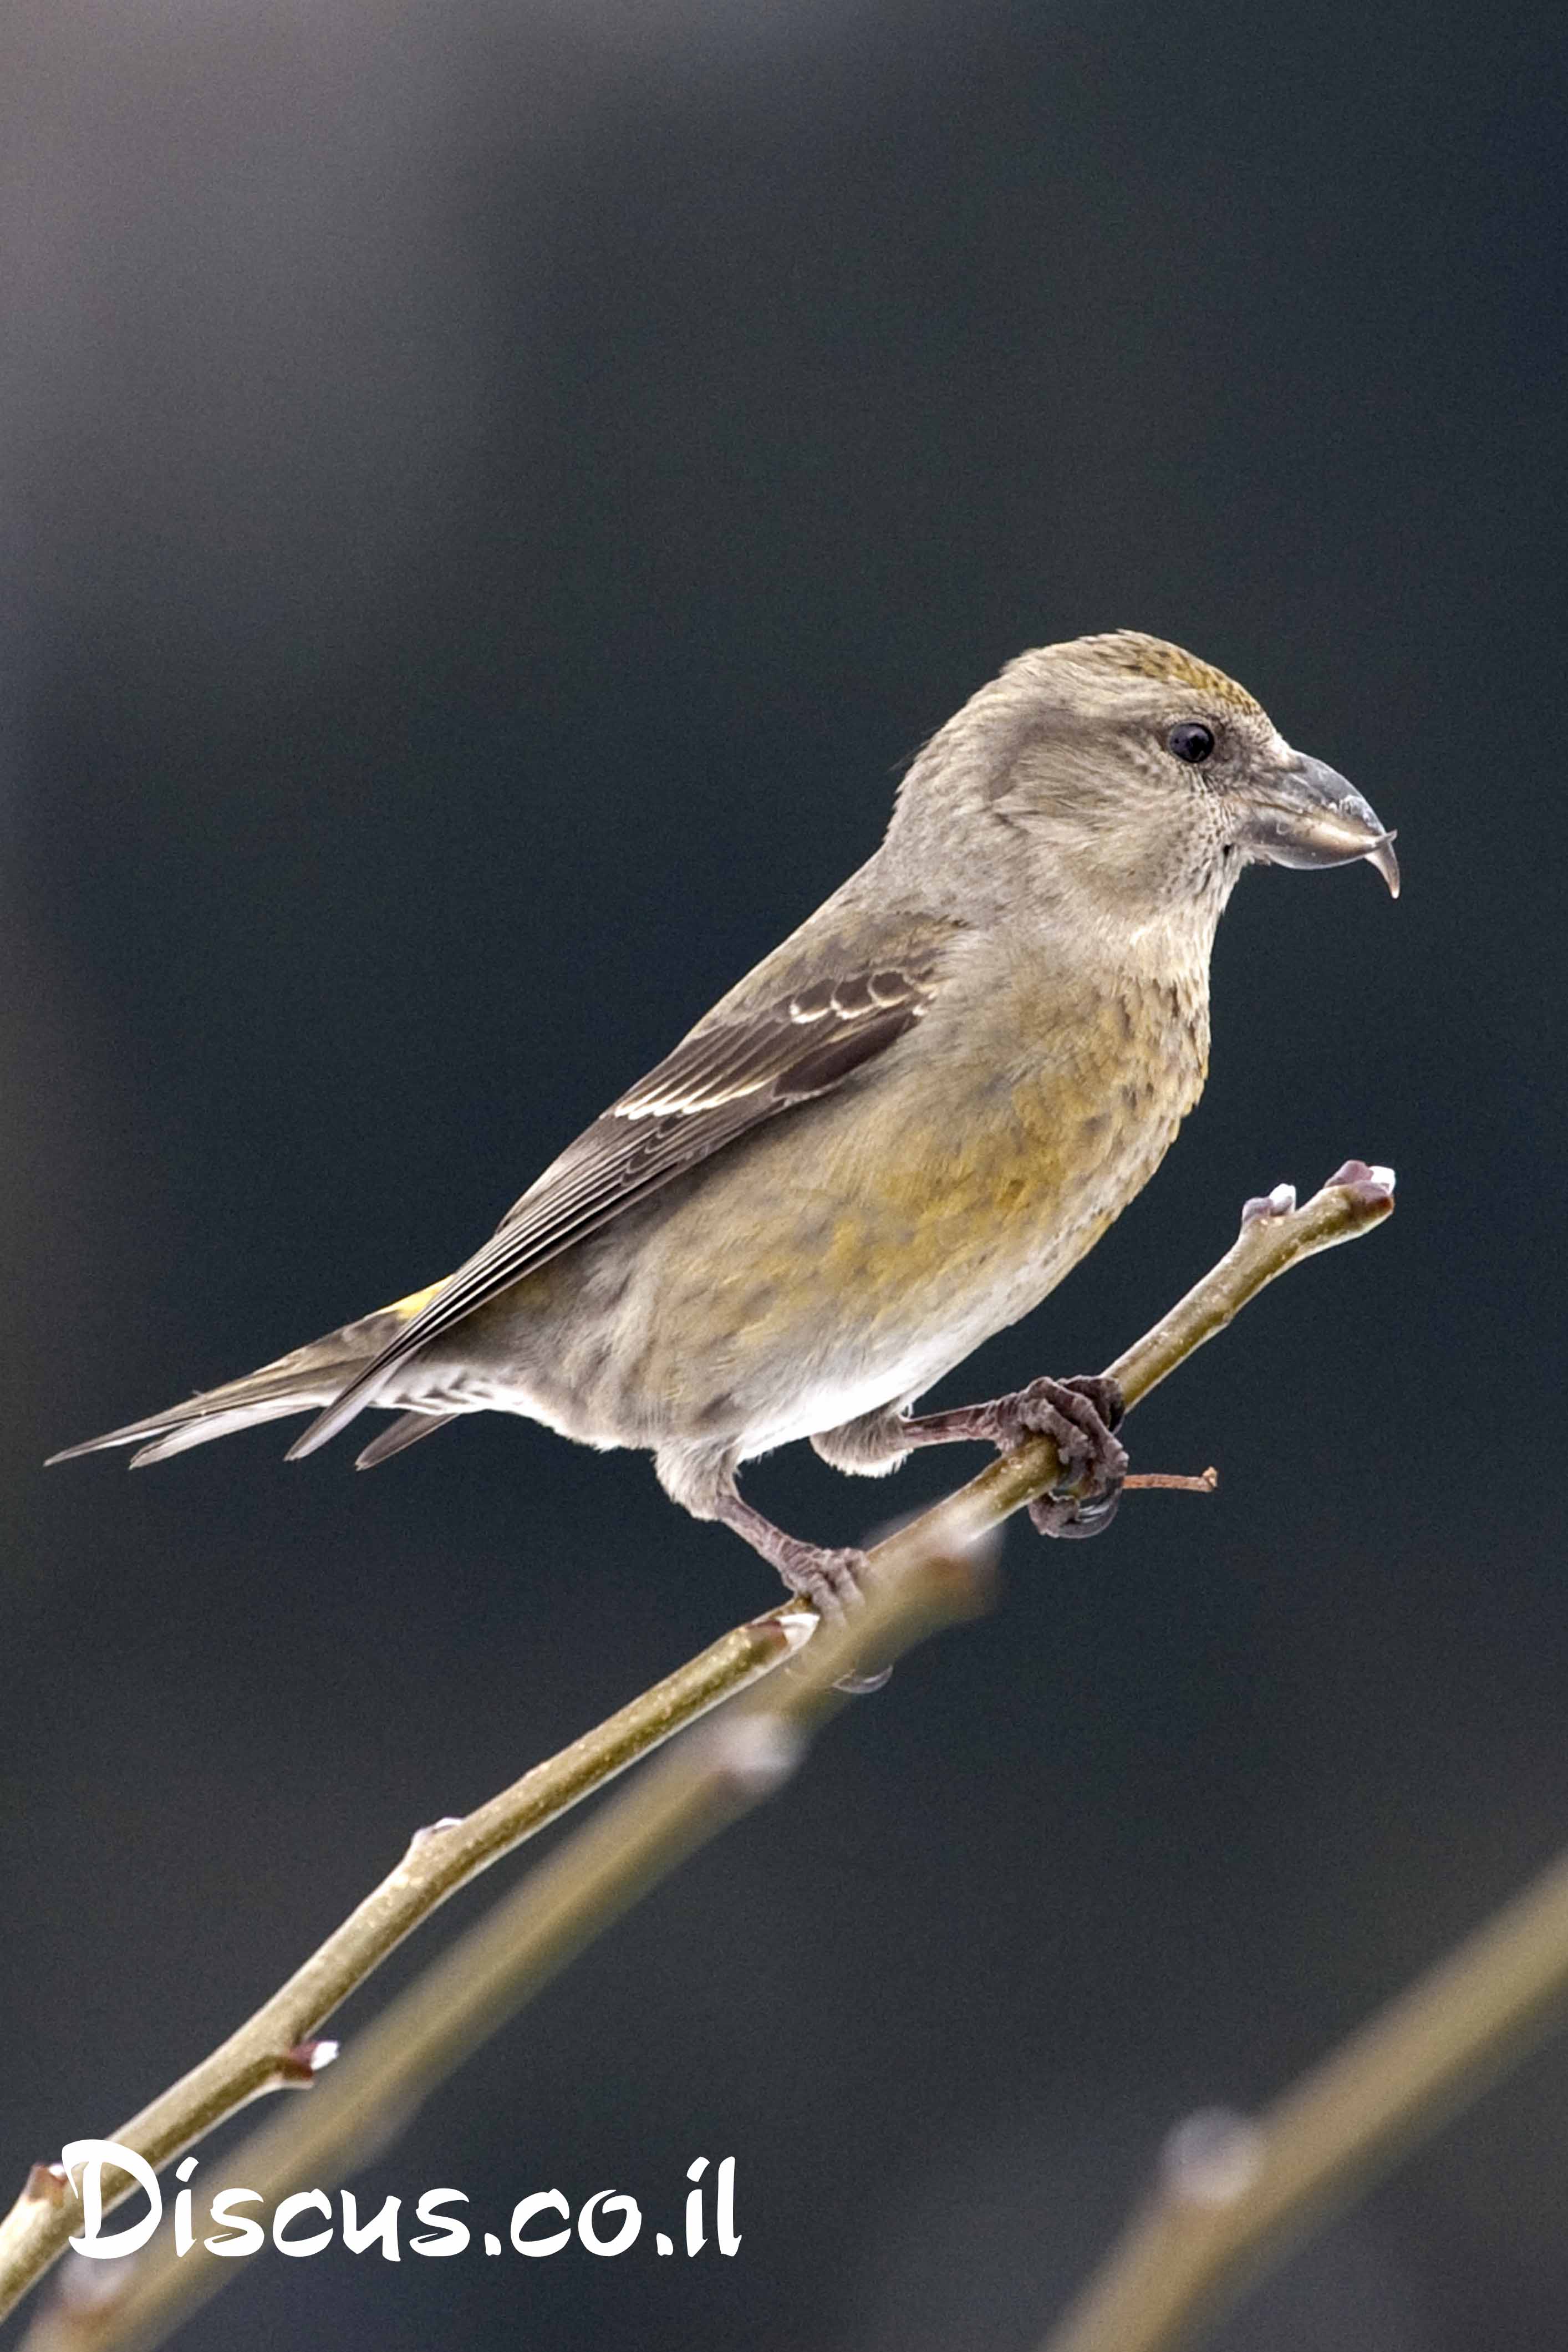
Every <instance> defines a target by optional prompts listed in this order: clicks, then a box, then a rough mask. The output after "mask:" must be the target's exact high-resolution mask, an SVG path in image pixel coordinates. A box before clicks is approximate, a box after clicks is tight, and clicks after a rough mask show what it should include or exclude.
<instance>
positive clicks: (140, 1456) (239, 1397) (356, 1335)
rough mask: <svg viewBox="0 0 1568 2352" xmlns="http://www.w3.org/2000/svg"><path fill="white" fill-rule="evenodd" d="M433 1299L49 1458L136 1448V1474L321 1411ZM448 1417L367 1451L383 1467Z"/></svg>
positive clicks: (409, 1303)
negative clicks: (266, 1425) (241, 1432)
mask: <svg viewBox="0 0 1568 2352" xmlns="http://www.w3.org/2000/svg"><path fill="white" fill-rule="evenodd" d="M428 1297H430V1292H429V1291H428V1290H421V1291H416V1292H415V1294H414V1295H413V1297H409V1298H400V1299H399V1300H398V1301H397V1303H396V1304H395V1306H393V1307H380V1308H378V1309H377V1311H376V1312H375V1313H374V1315H365V1316H362V1317H361V1318H360V1320H359V1321H358V1322H357V1323H345V1324H344V1325H343V1327H342V1330H339V1331H330V1332H328V1334H327V1335H326V1337H325V1338H324V1339H313V1340H311V1342H310V1345H309V1346H308V1347H304V1348H296V1349H294V1350H293V1352H292V1354H290V1355H287V1356H279V1358H278V1359H277V1360H276V1361H275V1362H273V1363H270V1364H263V1365H262V1366H261V1368H260V1370H258V1371H254V1372H247V1374H246V1375H245V1377H244V1379H243V1380H237V1381H226V1383H225V1384H224V1386H223V1387H222V1388H216V1389H204V1390H203V1391H202V1392H201V1393H200V1394H199V1395H198V1396H193V1397H187V1398H186V1399H185V1401H184V1403H183V1404H176V1405H171V1406H170V1407H169V1408H168V1410H167V1411H166V1412H153V1413H148V1414H147V1415H146V1416H145V1418H144V1419H143V1420H141V1421H128V1422H127V1423H125V1425H124V1426H123V1428H121V1429H110V1430H107V1431H106V1432H105V1433H104V1434H103V1435H102V1436H101V1437H89V1438H87V1439H86V1440H85V1441H84V1442H83V1443H82V1444H80V1445H68V1446H66V1447H65V1448H64V1450H63V1451H62V1452H60V1453H58V1454H50V1456H49V1461H50V1463H55V1462H74V1461H76V1460H77V1459H78V1458H79V1456H80V1455H81V1454H102V1453H106V1452H108V1451H109V1450H110V1448H112V1447H114V1446H121V1445H133V1446H135V1447H136V1449H137V1451H136V1452H135V1453H134V1454H132V1457H131V1467H132V1469H133V1470H135V1469H139V1468H141V1467H142V1465H143V1464H146V1463H149V1462H165V1461H167V1460H168V1458H169V1456H170V1455H171V1454H184V1453H185V1452H186V1451H187V1450H188V1449H189V1448H190V1447H191V1446H193V1445H205V1444H207V1442H208V1440H209V1439H211V1438H214V1437H227V1436H229V1435H230V1434H231V1433H233V1432H234V1431H235V1430H237V1429H248V1428H250V1427H251V1426H252V1424H253V1423H259V1422H264V1421H280V1420H283V1419H285V1418H286V1417H287V1416H288V1415H289V1413H298V1412H321V1410H322V1409H323V1407H325V1406H327V1405H329V1404H331V1402H333V1400H334V1399H335V1398H337V1397H339V1396H341V1395H342V1391H343V1390H344V1389H345V1388H347V1387H348V1386H349V1384H350V1383H351V1381H354V1380H355V1379H357V1378H358V1376H359V1374H360V1373H361V1372H363V1370H364V1369H365V1367H366V1365H367V1364H369V1363H371V1362H373V1361H374V1359H375V1357H376V1355H377V1354H378V1353H379V1351H380V1350H381V1349H382V1348H384V1346H385V1345H386V1342H387V1340H388V1339H391V1338H393V1337H394V1336H395V1333H396V1332H397V1330H398V1329H399V1328H401V1327H402V1326H403V1325H404V1324H405V1323H408V1322H411V1321H412V1320H413V1318H414V1317H415V1316H416V1315H417V1313H418V1312H419V1309H420V1308H421V1307H423V1306H424V1304H425V1302H426V1299H427V1298H428ZM407 1418H408V1419H410V1420H413V1421H416V1422H417V1423H418V1426H417V1427H416V1428H415V1429H411V1430H408V1431H407V1432H406V1433H405V1434H403V1435H401V1436H399V1435H398V1434H397V1433H398V1432H399V1431H401V1430H402V1429H403V1427H404V1424H403V1423H402V1422H397V1423H394V1424H393V1427H392V1428H391V1429H389V1430H388V1431H387V1432H386V1433H385V1437H386V1440H393V1439H395V1441H396V1442H395V1443H384V1442H383V1441H378V1447H379V1449H380V1450H377V1448H373V1447H367V1449H366V1451H367V1452H369V1453H374V1458H375V1459H376V1460H377V1461H384V1460H385V1458H386V1455H387V1454H395V1453H396V1452H397V1451H398V1448H399V1447H400V1446H403V1445H412V1444H413V1443H414V1441H415V1439H416V1437H423V1436H425V1435H426V1434H427V1433H428V1432H429V1431H431V1430H433V1429H438V1428H439V1427H440V1425H441V1420H442V1419H444V1418H447V1416H445V1415H442V1416H436V1415H432V1414H411V1415H409V1416H407Z"/></svg>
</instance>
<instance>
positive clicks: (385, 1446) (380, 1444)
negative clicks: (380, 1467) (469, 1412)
mask: <svg viewBox="0 0 1568 2352" xmlns="http://www.w3.org/2000/svg"><path fill="white" fill-rule="evenodd" d="M453 1418H454V1415H453V1414H451V1413H449V1412H405V1413H402V1414H400V1415H399V1417H398V1419H397V1420H396V1421H394V1422H389V1423H388V1424H387V1426H386V1427H385V1428H384V1430H383V1431H382V1433H381V1435H380V1436H379V1437H373V1438H372V1439H371V1442H370V1444H368V1445H367V1446H366V1447H365V1448H364V1450H363V1453H362V1454H359V1455H357V1456H356V1458H355V1461H354V1468H355V1469H356V1470H374V1468H375V1465H376V1464H377V1463H378V1462H390V1461H391V1459H392V1457H393V1455H394V1454H401V1453H402V1451H403V1449H404V1447H405V1445H417V1444H418V1443H419V1441H420V1439H421V1438H422V1437H434V1435H435V1434H436V1432H437V1430H438V1429H445V1428H446V1426H447V1423H448V1422H449V1421H451V1420H452V1419H453Z"/></svg>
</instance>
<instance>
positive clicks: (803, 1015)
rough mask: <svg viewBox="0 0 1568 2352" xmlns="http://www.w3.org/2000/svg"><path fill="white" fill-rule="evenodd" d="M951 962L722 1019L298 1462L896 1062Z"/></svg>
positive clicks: (614, 1115)
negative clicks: (581, 1251) (562, 1271)
mask: <svg viewBox="0 0 1568 2352" xmlns="http://www.w3.org/2000/svg"><path fill="white" fill-rule="evenodd" d="M945 929H946V927H944V933H945ZM939 962H940V946H937V947H933V948H932V949H931V951H930V952H929V953H924V954H921V955H916V956H906V957H904V958H902V959H901V960H900V963H899V964H897V965H894V964H892V963H889V964H887V965H885V966H879V967H878V968H877V969H876V970H874V971H847V972H845V973H843V974H842V975H841V976H834V975H828V976H825V977H823V978H821V979H817V980H814V981H812V982H810V983H809V984H808V985H806V986H805V987H803V988H800V989H797V990H795V991H794V992H791V993H790V994H788V995H782V996H780V997H777V998H775V999H773V1000H771V1001H770V1002H768V1003H764V1004H763V1005H762V1006H760V1007H754V1008H746V1009H737V1008H732V1007H730V1006H722V1007H721V1008H720V1009H719V1011H718V1012H717V1013H712V1014H710V1016H709V1018H708V1020H707V1021H705V1022H702V1023H700V1024H699V1025H698V1027H697V1028H695V1029H694V1030H692V1032H691V1033H690V1034H689V1036H688V1037H686V1038H685V1039H684V1040H683V1041H682V1042H681V1044H680V1045H678V1046H677V1047H676V1049H675V1051H674V1052H673V1053H672V1054H670V1055H668V1056H667V1058H666V1059H665V1060H664V1061H662V1062H661V1063H660V1064H659V1065H658V1068H657V1069H655V1070H652V1071H650V1072H649V1074H648V1076H647V1077H646V1078H644V1079H642V1080H641V1081H640V1082H639V1083H638V1084H637V1086H635V1087H630V1088H629V1089H628V1090H627V1092H626V1094H624V1095H622V1096H621V1097H620V1098H619V1100H618V1101H617V1102H615V1103H613V1104H612V1105H611V1106H610V1108H609V1109H608V1110H607V1111H605V1113H604V1115H603V1116H602V1117H601V1118H597V1119H595V1122H594V1124H593V1126H592V1127H590V1128H588V1129H586V1130H585V1131H584V1134H582V1135H581V1136H580V1137H579V1138H578V1139H577V1141H576V1142H575V1143H574V1144H572V1145H571V1146H570V1147H569V1148H568V1150H565V1151H564V1152H563V1154H562V1155H561V1157H560V1159H559V1160H556V1161H555V1162H554V1164H553V1165H552V1167H550V1168H547V1169H546V1170H545V1171H544V1173H543V1175H542V1176H541V1177H540V1179H539V1181H538V1182H537V1183H536V1184H534V1185H533V1186H532V1187H531V1189H530V1190H529V1191H528V1192H525V1193H524V1194H523V1196H522V1198H521V1200H520V1201H518V1202H516V1203H515V1204H514V1205H513V1207H512V1208H511V1209H510V1210H509V1212H508V1213H507V1215H506V1216H505V1217H504V1218H503V1219H502V1221H501V1223H500V1226H499V1227H498V1228H497V1230H496V1232H495V1233H494V1234H492V1236H491V1237H490V1239H489V1241H488V1242H487V1243H486V1244H484V1246H483V1248H482V1249H480V1250H479V1251H477V1252H476V1254H475V1255H473V1256H472V1257H471V1258H469V1259H468V1262H467V1264H466V1265H460V1266H459V1267H458V1270H457V1272H456V1273H455V1274H454V1275H453V1276H451V1278H450V1279H449V1280H448V1281H447V1282H446V1283H444V1284H443V1285H442V1286H440V1288H439V1289H438V1290H437V1293H436V1295H435V1297H433V1298H431V1299H430V1301H429V1302H428V1304H427V1305H426V1307H423V1308H422V1309H421V1311H420V1313H419V1314H418V1315H416V1317H415V1318H414V1320H413V1321H412V1322H411V1323H409V1324H408V1325H407V1326H406V1328H405V1329H404V1330H402V1331H401V1332H399V1333H397V1334H396V1335H395V1338H394V1339H392V1340H391V1341H390V1342H389V1343H388V1344H387V1346H385V1347H384V1349H382V1350H381V1352H380V1354H379V1355H378V1356H376V1357H375V1358H374V1360H373V1361H372V1362H371V1363H370V1364H368V1365H367V1366H366V1367H365V1369H364V1370H363V1371H362V1372H361V1373H359V1374H358V1376H357V1377H356V1378H355V1379H354V1380H353V1381H352V1382H351V1383H350V1384H349V1385H348V1387H346V1388H345V1389H344V1390H343V1391H342V1395H341V1396H339V1397H338V1398H336V1399H335V1401H334V1402H332V1403H331V1404H330V1405H329V1406H328V1407H327V1409H326V1411H325V1412H322V1413H321V1414H320V1415H319V1416H318V1418H317V1419H316V1420H315V1421H313V1422H312V1423H311V1424H310V1428H309V1429H308V1430H307V1431H306V1432H305V1433H304V1435H303V1437H301V1438H300V1441H299V1443H298V1444H296V1445H295V1446H294V1447H293V1448H292V1449H291V1452H290V1454H289V1459H290V1460H293V1459H294V1458H295V1457H296V1456H298V1455H300V1454H310V1453H313V1452H314V1451H315V1449H316V1447H317V1446H319V1445H324V1444H326V1443H327V1441H328V1439H329V1438H331V1437H334V1436H335V1435H336V1434H337V1433H338V1431H339V1430H340V1429H342V1427H343V1426H344V1425H345V1423H348V1422H350V1421H352V1420H353V1417H354V1415H355V1414H356V1413H357V1412H360V1411H361V1410H362V1408H363V1407H364V1406H365V1405H367V1404H371V1403H374V1402H375V1399H376V1395H377V1392H378V1391H380V1389H381V1388H382V1387H383V1386H384V1383H385V1381H386V1378H387V1375H388V1374H389V1373H390V1372H392V1371H393V1370H395V1368H396V1367H397V1366H398V1365H400V1364H403V1363H405V1362H406V1361H407V1360H408V1359H409V1358H410V1357H412V1356H415V1355H416V1354H417V1353H418V1352H419V1350H420V1349H422V1348H424V1347H426V1345H427V1344H428V1343H429V1342H430V1341H431V1340H432V1339H436V1338H437V1337H438V1336H439V1335H440V1334H441V1333H443V1332H446V1331H448V1330H450V1329H451V1328H452V1327H453V1325H454V1324H457V1323H460V1322H461V1321H463V1319H464V1318H466V1317H468V1316H469V1315H472V1314H473V1313H474V1312H475V1310H476V1309H477V1308H479V1307H482V1306H484V1305H485V1304H486V1303H487V1302H488V1301H489V1300H490V1299H492V1298H494V1297H497V1296H498V1295H499V1294H500V1292H501V1291H503V1290H508V1289H510V1287H511V1286H512V1285H513V1284H514V1283H517V1282H521V1281H522V1280H524V1279H525V1278H526V1277H527V1276H529V1275H531V1274H535V1273H537V1272H538V1271H539V1269H540V1267H542V1266H543V1265H548V1264H549V1263H550V1261H551V1260H552V1258H556V1257H559V1256H560V1255H562V1253H563V1251H565V1250H568V1249H572V1248H574V1247H575V1246H576V1244H578V1243H579V1242H582V1241H585V1240H586V1239H587V1238H588V1237H589V1235H590V1234H595V1233H597V1232H598V1231H599V1230H600V1229H601V1228H602V1227H603V1226H605V1225H606V1224H608V1223H610V1222H611V1220H612V1219H613V1218H616V1217H617V1216H620V1215H622V1214H624V1213H625V1212H626V1210H627V1209H630V1208H632V1207H635V1206H636V1205H637V1204H638V1203H639V1202H643V1201H646V1200H647V1199H648V1198H649V1197H650V1196H651V1195H652V1194H653V1193H655V1192H658V1191H660V1190H661V1189H662V1188H663V1187H664V1186H665V1185H667V1184H668V1183H671V1182H673V1181H674V1180H675V1179H676V1178H677V1177H678V1176H681V1175H684V1174H685V1173H686V1172H687V1171H688V1170H689V1169H691V1168H695V1167H696V1166H697V1165H698V1164H699V1163H700V1161H702V1160H706V1159H709V1158H710V1156H711V1155H712V1154H713V1153H714V1152H715V1151H720V1150H723V1148H724V1146H725V1145H726V1144H728V1143H731V1142H732V1141H733V1140H734V1139H736V1138H737V1137H738V1136H741V1135H743V1134H745V1133H746V1132H747V1131H748V1130H749V1129H752V1128H754V1127H758V1126H760V1125H762V1124H763V1121H764V1120H767V1119H770V1118H776V1117H777V1116H778V1114H779V1113H780V1112H781V1111H785V1110H788V1109H790V1108H793V1107H794V1106H795V1105H796V1104H798V1103H803V1102H809V1101H812V1100H814V1099H815V1098H816V1097H819V1096H822V1095H825V1094H827V1093H830V1092H831V1091H832V1089H833V1088H834V1087H837V1086H840V1085H842V1084H843V1082H844V1080H845V1079H846V1078H847V1077H849V1076H851V1075H852V1074H853V1073H854V1072H855V1071H856V1070H858V1069H862V1068H864V1067H865V1066H867V1065H868V1063H870V1062H872V1061H874V1060H875V1059H876V1058H877V1056H878V1055H880V1054H883V1053H885V1052H886V1051H887V1049H888V1047H889V1045H893V1044H894V1043H895V1041H896V1040H897V1039H898V1038H900V1037H901V1036H902V1035H903V1034H904V1033H905V1031H906V1030H908V1029H910V1028H912V1027H913V1025H914V1024H915V1023H916V1022H917V1021H919V1020H920V1019H921V1017H922V1016H923V1014H924V1013H926V1012H927V1011H928V1009H929V1008H930V1006H931V1003H932V1002H933V1000H934V997H935V994H936V990H937V985H938V978H937V972H938V965H939Z"/></svg>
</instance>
